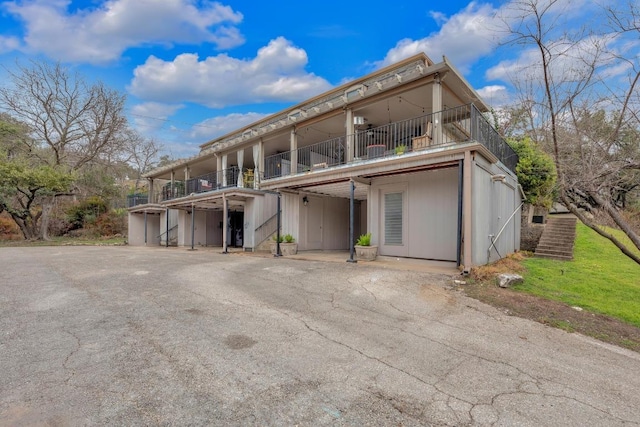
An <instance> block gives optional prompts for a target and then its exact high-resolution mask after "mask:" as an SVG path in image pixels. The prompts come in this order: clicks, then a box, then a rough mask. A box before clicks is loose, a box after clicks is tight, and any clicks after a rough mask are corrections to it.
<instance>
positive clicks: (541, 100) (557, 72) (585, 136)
mask: <svg viewBox="0 0 640 427" xmlns="http://www.w3.org/2000/svg"><path fill="white" fill-rule="evenodd" d="M572 3H573V2H572V1H570V0H516V1H514V2H512V3H511V4H510V7H509V8H507V9H508V10H507V12H506V14H505V24H506V25H507V27H508V31H509V34H510V35H511V38H510V40H509V42H510V43H512V44H514V45H518V46H519V47H520V48H522V49H528V53H529V57H533V56H535V58H536V60H535V61H534V62H533V64H529V65H528V66H527V68H524V69H522V70H521V72H518V73H513V76H514V77H513V83H514V86H515V87H516V88H517V90H518V92H519V97H520V101H521V107H522V108H524V109H525V110H526V114H525V115H524V116H523V117H525V118H526V119H527V121H528V126H527V131H526V133H527V135H529V136H531V137H532V138H533V139H534V141H535V142H536V143H537V144H539V145H540V146H541V147H544V148H545V150H547V151H548V152H549V153H550V154H551V155H552V158H553V161H554V163H555V167H556V173H557V175H558V180H557V183H558V185H557V188H558V197H559V199H560V201H561V202H562V203H563V204H564V205H565V207H567V209H569V210H570V211H571V212H572V213H574V214H575V215H576V216H577V217H578V218H580V220H581V221H582V222H583V223H585V224H586V225H587V226H589V227H590V228H592V229H593V230H594V231H596V232H597V233H598V234H600V235H602V236H604V237H605V238H607V239H609V240H610V241H611V242H612V243H613V244H614V245H616V246H617V247H618V248H619V249H620V251H622V252H623V253H624V254H625V255H627V256H628V257H629V258H631V259H633V260H634V261H635V262H637V263H638V264H640V256H638V255H637V254H636V253H634V251H632V250H630V249H629V248H628V247H627V246H626V245H625V244H624V243H623V242H622V241H621V240H620V239H618V238H616V237H615V236H614V235H613V234H611V233H609V232H608V231H607V230H606V229H605V228H603V227H601V226H599V224H598V223H596V222H595V221H594V220H593V217H591V216H590V215H587V214H585V210H592V211H597V212H598V213H600V214H602V215H606V216H607V217H608V218H609V219H610V220H611V221H612V222H613V223H615V224H616V225H617V226H618V227H619V228H620V230H622V231H623V232H624V233H625V234H626V235H627V237H628V238H629V240H630V241H631V242H632V244H633V245H635V247H636V248H638V249H640V235H639V234H638V232H637V231H636V230H635V229H634V228H633V225H632V224H630V223H629V222H628V221H627V220H626V218H625V216H624V215H623V214H622V212H621V210H620V206H619V201H620V198H619V196H620V194H628V191H626V188H628V187H629V186H630V187H631V188H634V187H635V185H636V184H637V181H636V182H633V180H634V179H637V173H638V171H640V152H638V150H637V149H634V144H635V147H636V148H637V139H636V140H635V142H633V138H631V139H629V138H628V135H630V134H633V133H634V132H637V131H638V129H640V99H639V96H638V94H639V93H640V91H639V90H638V86H639V85H640V64H639V63H638V60H639V59H640V56H638V55H637V53H636V52H635V51H634V49H633V48H631V47H632V46H633V44H629V45H628V46H627V49H626V50H624V49H623V50H615V48H612V46H613V42H614V41H615V40H616V39H617V38H619V37H621V36H622V35H623V34H624V35H625V36H626V35H628V34H637V35H640V27H639V26H638V25H637V22H638V21H637V18H638V17H639V16H640V5H638V3H637V2H629V3H628V4H626V5H625V6H624V9H614V8H611V7H610V8H605V9H601V16H596V17H595V19H597V20H599V21H600V22H607V20H608V24H609V25H608V26H607V28H603V27H600V28H599V27H597V26H595V23H596V20H594V25H593V26H590V25H585V26H584V27H581V28H577V29H571V28H569V27H567V26H565V22H564V21H563V19H564V18H565V17H567V16H570V14H568V13H567V12H568V11H569V10H570V9H571V8H572V7H573V6H575V4H572ZM624 54H626V56H624ZM612 70H616V72H619V71H620V70H623V71H624V73H625V74H624V75H621V76H616V78H615V79H612V78H610V75H609V73H611V72H612ZM597 110H604V111H606V113H602V114H601V115H600V116H598V114H600V113H596V114H594V111H597ZM613 112H615V113H613ZM634 177H636V178H634ZM623 199H624V198H623ZM623 203H624V202H623Z"/></svg>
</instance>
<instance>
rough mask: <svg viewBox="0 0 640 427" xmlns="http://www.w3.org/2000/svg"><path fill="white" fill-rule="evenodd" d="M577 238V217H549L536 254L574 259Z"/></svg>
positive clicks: (543, 256) (565, 259)
mask: <svg viewBox="0 0 640 427" xmlns="http://www.w3.org/2000/svg"><path fill="white" fill-rule="evenodd" d="M575 239H576V219H575V218H549V219H548V220H547V224H546V225H545V227H544V231H543V233H542V236H541V237H540V241H539V242H538V246H537V247H536V250H535V252H534V255H535V256H536V257H539V258H550V259H557V260H562V261H569V260H572V259H573V246H574V242H575Z"/></svg>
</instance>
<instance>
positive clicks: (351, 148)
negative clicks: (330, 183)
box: [344, 108, 356, 163]
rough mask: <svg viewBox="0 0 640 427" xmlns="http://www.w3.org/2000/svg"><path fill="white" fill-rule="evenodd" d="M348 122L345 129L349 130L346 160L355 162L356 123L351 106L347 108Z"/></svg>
mask: <svg viewBox="0 0 640 427" xmlns="http://www.w3.org/2000/svg"><path fill="white" fill-rule="evenodd" d="M345 120H346V123H345V129H346V132H347V147H346V148H347V153H346V156H345V159H344V160H345V162H346V163H351V162H353V158H354V152H355V145H356V144H355V133H356V130H355V124H354V123H353V110H352V109H351V108H347V111H346V118H345Z"/></svg>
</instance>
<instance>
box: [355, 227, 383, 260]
mask: <svg viewBox="0 0 640 427" xmlns="http://www.w3.org/2000/svg"><path fill="white" fill-rule="evenodd" d="M355 250H356V258H357V259H358V260H361V261H373V260H375V259H376V257H377V256H378V246H377V245H372V244H371V233H367V234H363V235H361V236H360V237H358V240H356V246H355Z"/></svg>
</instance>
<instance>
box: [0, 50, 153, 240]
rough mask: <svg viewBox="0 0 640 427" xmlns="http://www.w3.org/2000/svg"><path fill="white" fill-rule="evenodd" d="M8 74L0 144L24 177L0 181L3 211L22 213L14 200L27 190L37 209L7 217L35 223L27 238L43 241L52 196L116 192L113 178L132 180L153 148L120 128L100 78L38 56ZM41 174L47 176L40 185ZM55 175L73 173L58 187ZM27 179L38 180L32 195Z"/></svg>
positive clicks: (116, 99)
mask: <svg viewBox="0 0 640 427" xmlns="http://www.w3.org/2000/svg"><path fill="white" fill-rule="evenodd" d="M8 73H9V79H10V82H11V83H12V85H11V86H6V87H0V107H2V108H3V109H4V110H6V111H7V113H6V114H4V115H2V116H1V117H0V148H2V150H3V151H2V152H3V155H2V161H3V163H4V164H5V167H6V168H9V169H11V171H13V173H14V174H16V176H18V175H19V176H21V177H23V178H24V179H23V180H22V181H21V180H18V179H17V178H16V180H14V181H11V182H9V181H7V182H5V184H6V186H5V197H4V203H5V210H7V211H9V209H12V210H13V211H15V212H18V211H20V212H24V211H25V208H24V207H23V206H21V204H20V203H21V201H23V200H22V198H23V197H26V195H25V194H24V193H27V194H29V196H28V197H27V198H28V199H29V201H28V204H29V209H28V210H29V211H30V212H38V213H34V215H38V216H37V218H35V217H31V218H30V219H29V220H26V219H20V218H21V217H20V216H15V217H14V218H18V219H20V220H21V221H22V222H23V223H28V224H30V225H29V227H31V226H32V225H31V223H32V222H34V223H39V224H40V226H41V230H40V232H39V233H37V234H36V235H34V234H33V230H30V231H29V233H28V235H29V237H28V238H35V237H39V238H43V239H46V238H47V237H48V236H47V230H48V225H49V213H50V212H51V210H52V207H53V203H54V200H55V198H56V197H59V196H61V195H66V194H73V195H79V196H82V197H86V196H89V195H92V194H97V195H100V196H102V197H109V196H113V197H123V195H122V194H120V192H119V190H120V188H121V186H120V185H115V184H117V180H118V179H119V178H124V176H130V175H136V178H137V177H138V175H139V174H140V173H138V172H136V171H137V170H138V168H139V167H140V165H142V167H143V168H144V167H148V165H149V164H151V163H152V162H153V158H154V156H155V155H156V154H157V152H158V148H157V145H156V144H155V143H154V142H153V141H149V140H145V139H143V138H141V137H140V136H139V135H138V134H137V133H135V132H134V131H133V130H132V129H130V128H129V127H128V124H127V120H126V118H125V116H124V102H125V96H124V95H122V94H120V93H118V92H116V91H114V90H111V89H109V88H108V87H106V86H105V85H103V84H102V83H99V82H98V83H93V84H90V83H88V82H87V81H86V80H85V78H84V77H83V76H81V75H79V74H76V73H72V72H70V70H69V69H67V68H65V67H63V66H61V65H60V64H50V63H47V62H38V61H32V62H31V63H30V64H29V65H28V66H21V65H18V66H17V67H16V69H15V70H8ZM26 157H28V162H25V161H24V160H25V158H26ZM20 159H21V160H20ZM7 162H9V163H12V162H15V164H13V165H9V164H6V163H7ZM9 169H7V171H9ZM17 171H20V173H18V172H17ZM129 171H132V172H129ZM43 174H44V175H46V176H48V177H49V178H50V179H49V180H45V181H46V182H43V181H42V179H41V178H42V175H43ZM63 175H65V176H73V177H74V178H76V180H75V182H74V183H73V185H71V184H69V185H58V184H62V181H60V179H61V177H62V176H63ZM29 176H31V177H32V178H34V179H35V177H39V178H38V179H40V181H38V185H37V186H36V187H37V191H36V192H35V193H32V192H30V188H31V187H29V185H31V184H32V183H28V181H29V179H27V177H29ZM14 178H15V177H14ZM64 182H65V183H66V181H64ZM24 185H27V187H26V188H25V187H24ZM36 187H34V188H36ZM15 188H20V189H21V190H23V191H24V192H22V191H17V190H15ZM16 191H17V192H16ZM17 194H22V196H17ZM13 203H16V205H14V204H13ZM21 215H22V214H21ZM12 217H13V216H12ZM34 220H35V221H34ZM25 221H26V222H25ZM21 229H22V227H21ZM25 237H26V234H25Z"/></svg>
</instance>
